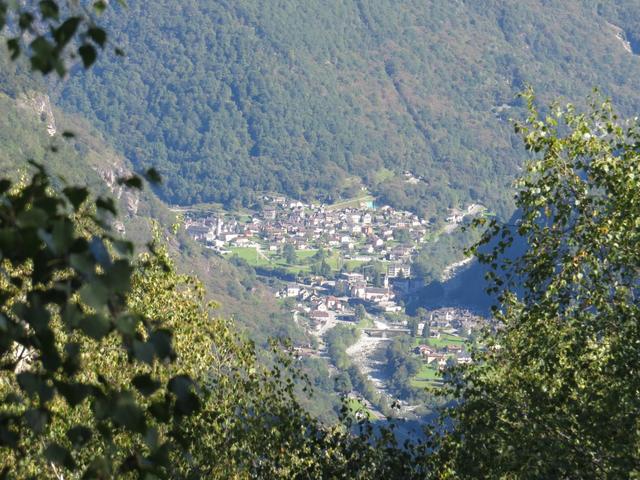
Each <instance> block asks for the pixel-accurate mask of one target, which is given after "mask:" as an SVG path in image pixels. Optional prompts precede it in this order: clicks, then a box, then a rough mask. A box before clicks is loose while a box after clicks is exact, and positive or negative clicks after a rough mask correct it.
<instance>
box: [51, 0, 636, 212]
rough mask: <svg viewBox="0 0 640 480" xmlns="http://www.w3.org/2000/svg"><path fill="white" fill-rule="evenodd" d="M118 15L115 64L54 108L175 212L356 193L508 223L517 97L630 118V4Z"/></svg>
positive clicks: (142, 8)
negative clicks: (604, 106) (145, 178)
mask: <svg viewBox="0 0 640 480" xmlns="http://www.w3.org/2000/svg"><path fill="white" fill-rule="evenodd" d="M543 6H544V8H543ZM113 14H114V22H113V24H112V25H110V29H111V31H112V32H113V39H114V40H115V42H116V43H117V44H118V45H119V46H121V47H122V48H123V49H124V50H125V52H126V57H125V58H124V60H123V59H122V58H120V57H116V56H115V55H114V56H113V57H112V58H109V57H108V55H105V56H104V57H103V58H101V59H100V61H99V62H98V64H97V65H96V68H93V69H92V70H91V71H90V72H88V73H85V74H82V73H81V72H78V74H77V75H75V74H74V75H72V76H71V78H70V79H69V80H67V81H66V82H65V83H64V84H63V85H60V86H58V87H57V92H58V97H59V99H60V101H61V102H62V103H63V105H64V106H65V107H66V108H68V109H71V110H75V111H77V112H81V113H82V114H84V115H86V116H88V117H89V118H90V119H91V121H92V122H94V124H95V125H96V126H98V127H99V128H100V129H101V130H102V131H103V132H105V133H108V134H109V135H110V136H111V137H112V138H113V139H114V141H115V142H116V145H117V147H118V148H119V149H120V150H121V151H122V153H124V154H125V155H126V157H127V158H129V159H131V161H132V162H134V164H135V165H136V166H149V165H154V166H156V167H158V168H159V169H160V170H161V171H162V173H163V174H164V176H165V178H166V180H167V182H166V184H165V186H164V187H163V189H162V192H161V193H162V195H163V196H164V198H165V199H167V200H168V201H170V202H174V203H180V204H188V203H193V202H200V201H218V202H222V203H225V204H226V205H228V206H238V205H240V204H244V205H250V204H252V203H253V201H254V199H255V192H256V191H260V190H276V191H281V192H285V193H287V194H289V195H291V196H294V197H297V196H301V197H319V198H322V199H334V198H336V197H338V196H341V195H342V196H345V195H349V193H351V192H352V191H353V190H354V189H356V188H358V186H359V185H360V184H361V182H362V183H364V184H366V185H369V186H370V187H372V188H373V190H374V192H376V193H378V194H379V195H380V196H382V197H383V198H384V199H385V200H386V201H388V202H390V203H392V204H395V205H397V206H401V207H411V208H414V209H417V210H419V211H420V212H421V213H422V214H424V215H425V216H429V215H432V214H433V213H435V211H436V210H437V209H440V210H442V209H444V208H447V207H449V206H452V205H458V204H460V203H464V202H469V201H472V200H474V201H478V200H480V201H482V202H483V203H485V204H487V205H488V206H490V208H492V209H494V210H497V211H499V212H502V213H506V212H507V211H508V210H509V207H508V205H509V203H510V200H509V198H510V193H509V192H508V191H507V190H508V188H509V186H510V182H511V180H512V178H513V176H514V175H515V174H516V173H517V171H518V168H519V165H518V164H519V160H518V158H522V155H521V151H520V148H521V147H520V146H519V143H518V142H517V141H516V140H515V139H514V137H513V136H512V132H511V124H510V122H509V118H510V117H512V116H513V117H518V116H519V115H520V111H521V110H520V105H519V103H518V101H516V100H515V99H514V97H515V95H516V94H517V93H518V92H520V91H521V90H522V88H523V86H524V85H525V84H531V85H533V86H534V87H535V88H536V91H538V92H542V94H543V98H542V100H543V101H546V100H550V99H555V98H560V99H575V98H585V96H586V95H587V94H588V93H589V92H590V90H591V89H592V88H593V87H596V86H600V87H602V88H603V90H604V92H605V94H607V95H611V96H612V98H613V100H614V103H615V104H616V105H617V106H618V107H619V108H620V109H621V111H622V112H623V113H632V112H633V110H634V108H635V107H637V106H638V105H640V94H639V92H640V57H639V56H638V45H639V43H638V38H640V34H639V32H640V30H639V27H638V25H639V24H638V19H639V18H640V6H638V5H637V4H636V3H635V2H624V1H617V2H602V3H601V4H597V3H595V2H583V1H578V0H573V1H553V2H548V1H542V0H538V1H532V2H519V1H515V0H514V1H508V2H502V1H500V2H498V1H491V2H474V1H468V2H464V1H455V2H439V1H426V2H425V1H418V0H408V1H403V2H397V1H393V0H376V1H368V0H349V1H338V0H332V1H329V2H327V1H322V2H321V1H315V0H313V1H305V2H297V1H292V0H282V1H278V2H272V1H268V2H265V1H259V0H238V1H233V2H231V1H227V0H220V1H214V0H207V1H201V0H185V1H181V2H178V3H176V2H172V1H168V0H159V1H155V2H141V1H132V2H130V5H129V7H128V9H127V10H126V12H124V13H123V12H120V13H118V12H115V13H113ZM116 19H117V21H115V20H116ZM404 170H411V171H412V172H414V173H415V174H417V175H420V176H422V177H423V178H424V181H423V182H421V183H419V184H417V185H409V184H406V183H405V182H404V180H403V179H402V178H400V177H398V176H397V174H398V173H400V172H402V171H404ZM389 171H391V172H393V173H390V172H389ZM394 173H395V174H396V175H395V176H394V175H393V174H394Z"/></svg>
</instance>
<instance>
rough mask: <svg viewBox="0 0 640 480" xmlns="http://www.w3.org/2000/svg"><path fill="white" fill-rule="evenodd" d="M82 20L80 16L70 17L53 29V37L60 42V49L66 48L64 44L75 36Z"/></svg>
mask: <svg viewBox="0 0 640 480" xmlns="http://www.w3.org/2000/svg"><path fill="white" fill-rule="evenodd" d="M80 22H81V19H80V17H70V18H68V19H67V20H65V21H64V23H63V24H62V25H60V26H59V27H58V28H56V29H55V30H54V31H53V38H54V39H55V41H56V43H57V44H58V48H59V49H62V48H64V46H65V45H66V44H67V43H69V41H70V40H71V39H72V38H73V36H74V35H75V33H76V30H78V26H79V25H80Z"/></svg>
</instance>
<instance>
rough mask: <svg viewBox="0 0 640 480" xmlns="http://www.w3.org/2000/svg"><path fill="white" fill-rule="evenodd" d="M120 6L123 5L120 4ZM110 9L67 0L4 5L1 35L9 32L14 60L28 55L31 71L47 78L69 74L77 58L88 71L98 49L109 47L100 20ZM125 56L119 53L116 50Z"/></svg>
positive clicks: (100, 2)
mask: <svg viewBox="0 0 640 480" xmlns="http://www.w3.org/2000/svg"><path fill="white" fill-rule="evenodd" d="M118 3H120V4H122V3H123V1H122V0H119V2H118ZM108 5H109V2H107V1H104V0H96V1H94V2H92V5H91V6H90V7H87V6H85V5H84V4H83V3H80V2H74V1H67V0H60V1H56V0H40V1H38V2H36V1H33V0H30V1H27V2H11V1H7V0H2V1H0V31H2V30H3V29H6V30H7V31H8V32H9V35H10V36H9V38H8V39H7V40H6V44H7V48H8V49H9V51H10V52H11V58H12V59H13V60H15V59H17V58H18V57H19V56H20V55H21V54H22V53H23V52H24V53H26V54H27V56H28V58H29V60H30V62H31V68H32V69H33V70H35V71H39V72H41V73H43V74H45V75H46V74H48V73H51V72H56V73H57V74H58V75H59V76H60V77H62V76H64V75H65V73H66V72H67V68H68V67H67V63H68V62H69V61H74V60H75V59H76V58H77V57H79V58H80V59H81V60H82V64H83V66H84V67H85V68H87V67H90V66H91V65H92V64H93V63H94V62H95V60H96V57H97V54H98V52H97V51H98V49H103V48H104V47H105V46H106V44H107V33H106V32H105V30H104V29H103V28H101V27H100V26H99V25H98V23H97V19H96V17H97V16H99V15H101V14H102V13H103V12H104V11H105V10H106V9H107V6H108ZM116 51H117V52H118V53H121V52H120V50H119V49H116Z"/></svg>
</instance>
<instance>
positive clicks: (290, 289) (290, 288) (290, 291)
mask: <svg viewBox="0 0 640 480" xmlns="http://www.w3.org/2000/svg"><path fill="white" fill-rule="evenodd" d="M301 290H302V289H301V288H300V286H298V285H296V284H295V283H290V284H289V285H287V297H297V296H298V295H300V291H301Z"/></svg>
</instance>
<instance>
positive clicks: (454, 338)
mask: <svg viewBox="0 0 640 480" xmlns="http://www.w3.org/2000/svg"><path fill="white" fill-rule="evenodd" d="M466 341H467V339H466V338H464V337H459V336H458V335H451V334H450V333H442V334H441V335H440V338H429V339H428V340H427V339H425V338H422V337H416V338H415V339H414V341H413V346H414V347H417V346H418V345H423V344H426V345H431V346H432V347H435V348H444V347H446V346H448V345H462V344H463V343H464V342H466Z"/></svg>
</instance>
